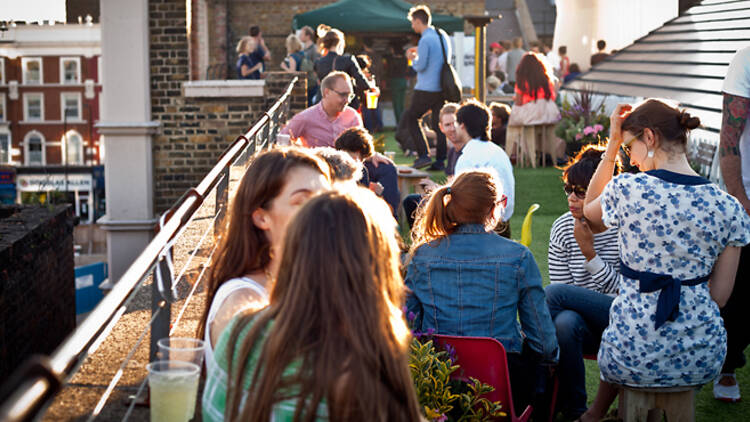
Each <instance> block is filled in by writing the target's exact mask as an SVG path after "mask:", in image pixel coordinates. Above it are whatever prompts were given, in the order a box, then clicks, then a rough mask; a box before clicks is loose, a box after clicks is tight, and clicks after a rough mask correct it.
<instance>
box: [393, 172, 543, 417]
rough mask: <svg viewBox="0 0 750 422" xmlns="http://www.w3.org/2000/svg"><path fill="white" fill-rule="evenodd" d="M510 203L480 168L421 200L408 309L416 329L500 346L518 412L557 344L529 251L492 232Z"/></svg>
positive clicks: (414, 234)
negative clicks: (493, 341) (478, 338)
mask: <svg viewBox="0 0 750 422" xmlns="http://www.w3.org/2000/svg"><path fill="white" fill-rule="evenodd" d="M506 201H507V198H506V197H505V195H503V193H502V186H501V185H500V182H499V181H498V179H497V176H496V175H494V174H493V173H490V172H488V171H482V170H472V171H466V172H463V173H460V174H459V175H458V176H457V177H456V178H455V179H454V180H453V181H452V182H451V184H449V185H447V186H443V187H441V188H439V189H436V190H434V191H433V192H432V193H431V194H430V196H429V199H428V200H426V201H423V204H426V205H423V206H422V207H421V208H420V209H419V210H418V211H417V213H418V215H417V219H416V222H415V225H414V229H413V230H412V238H413V243H412V249H411V253H410V256H411V260H410V262H409V264H408V268H407V274H406V286H407V287H408V288H409V289H410V290H411V294H410V295H409V297H408V299H407V308H408V309H409V311H410V312H413V313H414V314H415V315H416V319H415V320H414V327H413V328H415V329H418V330H422V331H427V330H430V329H432V330H434V331H435V332H436V333H437V334H447V335H459V336H481V337H494V338H496V339H497V340H498V341H500V342H501V343H502V344H503V346H504V347H505V350H506V351H507V356H508V370H509V373H510V379H511V385H512V386H513V402H514V407H515V408H516V409H523V408H524V407H526V405H527V404H529V402H530V400H531V398H532V395H533V392H534V387H535V379H534V377H533V376H529V374H533V373H537V372H535V371H536V370H537V367H536V365H537V364H538V363H539V362H540V361H556V360H557V339H556V338H555V327H554V326H553V324H552V320H551V319H550V316H549V311H548V310H547V305H546V304H545V303H544V290H542V277H541V275H540V273H539V268H538V267H537V265H536V262H535V261H534V257H533V256H532V255H531V252H530V251H529V250H528V249H527V248H526V247H525V246H523V245H521V244H520V243H516V242H514V241H512V240H509V239H506V238H504V237H501V236H499V235H498V234H496V233H494V232H493V231H492V229H493V228H494V227H495V225H496V224H497V222H498V221H500V216H501V214H502V209H503V207H504V206H505V202H506ZM517 316H518V317H519V318H518V319H517ZM518 320H520V323H521V325H520V327H519V325H518ZM520 328H523V334H521V329H520Z"/></svg>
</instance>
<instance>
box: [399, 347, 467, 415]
mask: <svg viewBox="0 0 750 422" xmlns="http://www.w3.org/2000/svg"><path fill="white" fill-rule="evenodd" d="M447 355H448V352H445V351H437V350H435V347H434V345H433V343H432V340H429V341H427V342H425V343H421V342H420V341H419V339H418V338H417V337H414V339H413V340H412V342H411V346H410V353H409V370H410V371H411V378H412V380H413V381H414V388H415V389H416V391H417V397H418V398H419V404H420V405H421V406H422V409H423V411H424V414H425V416H426V417H427V418H428V419H429V420H432V421H443V420H446V419H447V416H446V413H448V412H449V411H450V410H452V409H453V403H454V402H455V401H456V400H458V398H459V396H458V394H453V393H452V392H451V390H450V387H449V383H450V376H451V374H452V373H453V372H455V371H456V370H457V369H458V366H457V365H453V364H452V362H451V360H450V358H448V357H447Z"/></svg>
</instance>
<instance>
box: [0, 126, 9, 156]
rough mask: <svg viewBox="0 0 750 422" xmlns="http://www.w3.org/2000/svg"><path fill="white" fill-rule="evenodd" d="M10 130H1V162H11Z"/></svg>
mask: <svg viewBox="0 0 750 422" xmlns="http://www.w3.org/2000/svg"><path fill="white" fill-rule="evenodd" d="M10 148H11V145H10V132H0V164H10Z"/></svg>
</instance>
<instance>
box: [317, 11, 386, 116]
mask: <svg viewBox="0 0 750 422" xmlns="http://www.w3.org/2000/svg"><path fill="white" fill-rule="evenodd" d="M321 34H323V35H321ZM318 36H319V37H320V41H319V42H320V44H321V54H322V55H323V57H321V58H319V59H318V60H316V61H315V64H314V65H313V67H314V69H315V73H316V74H317V75H318V80H320V81H322V80H323V78H325V77H326V75H328V74H329V73H331V72H333V71H336V70H340V71H342V72H344V73H346V74H347V75H349V76H350V77H351V78H352V84H353V85H354V92H355V93H356V94H357V96H356V97H354V99H352V101H351V102H350V103H349V106H350V107H351V108H353V109H355V110H356V109H358V108H359V104H360V103H359V98H362V97H363V96H364V95H365V91H375V92H377V93H378V94H379V93H380V90H378V87H377V86H376V85H375V83H374V82H371V81H370V80H368V79H367V76H365V74H364V72H362V69H361V68H360V67H359V64H358V63H357V60H356V59H355V58H354V57H353V56H351V55H350V54H344V47H345V46H346V39H345V38H344V33H343V32H341V31H339V30H338V29H336V28H331V27H329V26H325V25H320V26H318Z"/></svg>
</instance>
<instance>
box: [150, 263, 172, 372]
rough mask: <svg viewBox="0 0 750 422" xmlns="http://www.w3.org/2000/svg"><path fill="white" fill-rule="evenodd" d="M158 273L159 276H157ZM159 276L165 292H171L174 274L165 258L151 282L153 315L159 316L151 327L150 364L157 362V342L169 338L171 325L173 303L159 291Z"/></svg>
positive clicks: (159, 264) (158, 265)
mask: <svg viewBox="0 0 750 422" xmlns="http://www.w3.org/2000/svg"><path fill="white" fill-rule="evenodd" d="M170 252H171V251H170ZM157 271H158V272H159V274H157ZM159 276H161V279H162V280H163V282H164V290H165V291H167V292H170V291H171V290H172V272H171V271H170V270H169V266H168V265H167V261H166V259H163V258H162V259H159V260H158V261H157V263H156V266H155V267H154V274H153V277H152V280H151V315H153V314H154V313H155V312H159V315H157V316H156V319H154V323H153V324H152V325H151V341H150V345H149V355H148V356H149V362H153V361H155V360H156V352H158V351H159V348H158V346H157V345H156V342H157V341H159V339H162V338H164V337H169V323H170V321H171V314H172V306H171V303H170V302H169V301H167V300H166V299H164V297H162V292H161V291H159V283H157V277H159ZM160 308H161V309H160Z"/></svg>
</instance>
